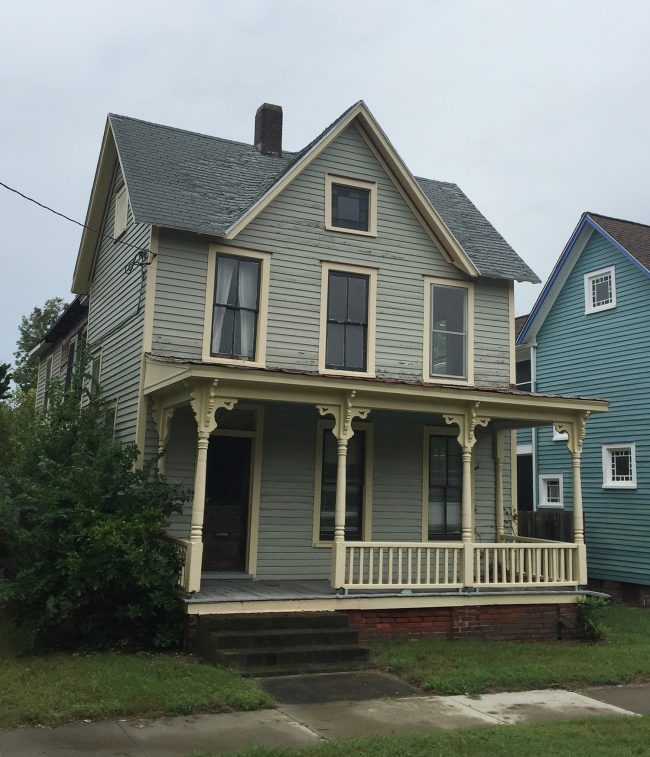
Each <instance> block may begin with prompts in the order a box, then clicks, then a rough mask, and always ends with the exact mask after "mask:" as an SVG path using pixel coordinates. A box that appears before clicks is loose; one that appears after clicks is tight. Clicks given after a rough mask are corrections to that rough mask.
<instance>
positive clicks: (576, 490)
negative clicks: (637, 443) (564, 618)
mask: <svg viewBox="0 0 650 757" xmlns="http://www.w3.org/2000/svg"><path fill="white" fill-rule="evenodd" d="M589 415H590V413H584V414H583V415H580V416H578V418H577V419H576V420H575V421H574V422H573V423H556V424H555V426H556V428H557V430H558V431H560V432H561V431H566V432H567V434H568V439H567V448H568V450H569V453H570V455H571V470H572V474H573V475H572V484H573V543H574V544H575V545H576V559H575V563H574V578H575V580H576V581H577V582H578V584H580V585H581V586H583V585H585V584H586V583H587V548H586V546H585V522H584V514H583V510H582V476H581V472H580V463H581V459H582V445H583V443H584V439H585V434H586V432H587V420H588V418H589Z"/></svg>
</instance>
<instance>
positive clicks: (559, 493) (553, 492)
mask: <svg viewBox="0 0 650 757" xmlns="http://www.w3.org/2000/svg"><path fill="white" fill-rule="evenodd" d="M562 479H563V476H562V474H561V473H559V474H552V475H548V476H540V477H539V506H540V507H563V506H564V503H563V501H562V498H563V480H562Z"/></svg>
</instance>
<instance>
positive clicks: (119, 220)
mask: <svg viewBox="0 0 650 757" xmlns="http://www.w3.org/2000/svg"><path fill="white" fill-rule="evenodd" d="M128 202H129V200H128V195H127V193H126V186H125V185H124V184H123V185H122V186H121V187H120V189H118V190H117V192H116V194H115V217H114V221H113V239H117V238H118V237H120V236H122V234H124V232H125V231H126V220H127V211H128Z"/></svg>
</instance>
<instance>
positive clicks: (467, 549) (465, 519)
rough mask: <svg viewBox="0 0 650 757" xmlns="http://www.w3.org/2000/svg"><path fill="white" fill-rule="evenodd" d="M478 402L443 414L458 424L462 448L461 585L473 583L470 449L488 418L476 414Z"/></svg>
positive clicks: (472, 513)
mask: <svg viewBox="0 0 650 757" xmlns="http://www.w3.org/2000/svg"><path fill="white" fill-rule="evenodd" d="M479 404H480V403H478V402H475V403H474V404H473V405H472V406H471V408H470V409H469V410H467V411H466V412H465V413H462V414H457V415H445V416H443V417H444V419H445V422H446V423H448V424H456V425H457V426H458V443H459V444H460V446H461V449H462V460H463V490H462V499H461V538H462V541H463V585H464V586H466V587H467V586H473V585H474V508H473V502H472V449H473V448H474V445H475V444H476V435H475V433H474V432H475V430H476V427H477V426H487V424H488V423H489V421H490V419H489V418H488V417H486V416H481V415H479V414H478V409H479Z"/></svg>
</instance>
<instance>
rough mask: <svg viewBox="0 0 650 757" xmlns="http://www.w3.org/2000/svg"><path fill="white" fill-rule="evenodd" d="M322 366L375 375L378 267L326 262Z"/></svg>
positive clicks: (322, 324) (322, 303)
mask: <svg viewBox="0 0 650 757" xmlns="http://www.w3.org/2000/svg"><path fill="white" fill-rule="evenodd" d="M321 287H322V291H321V333H320V351H319V370H320V371H321V372H333V373H343V374H348V373H351V374H355V375H362V376H373V375H374V371H375V346H374V340H375V304H376V298H377V296H376V295H377V271H376V270H374V269H372V268H362V267H360V266H350V265H343V264H341V265H337V264H335V263H324V264H323V274H322V281H321Z"/></svg>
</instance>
